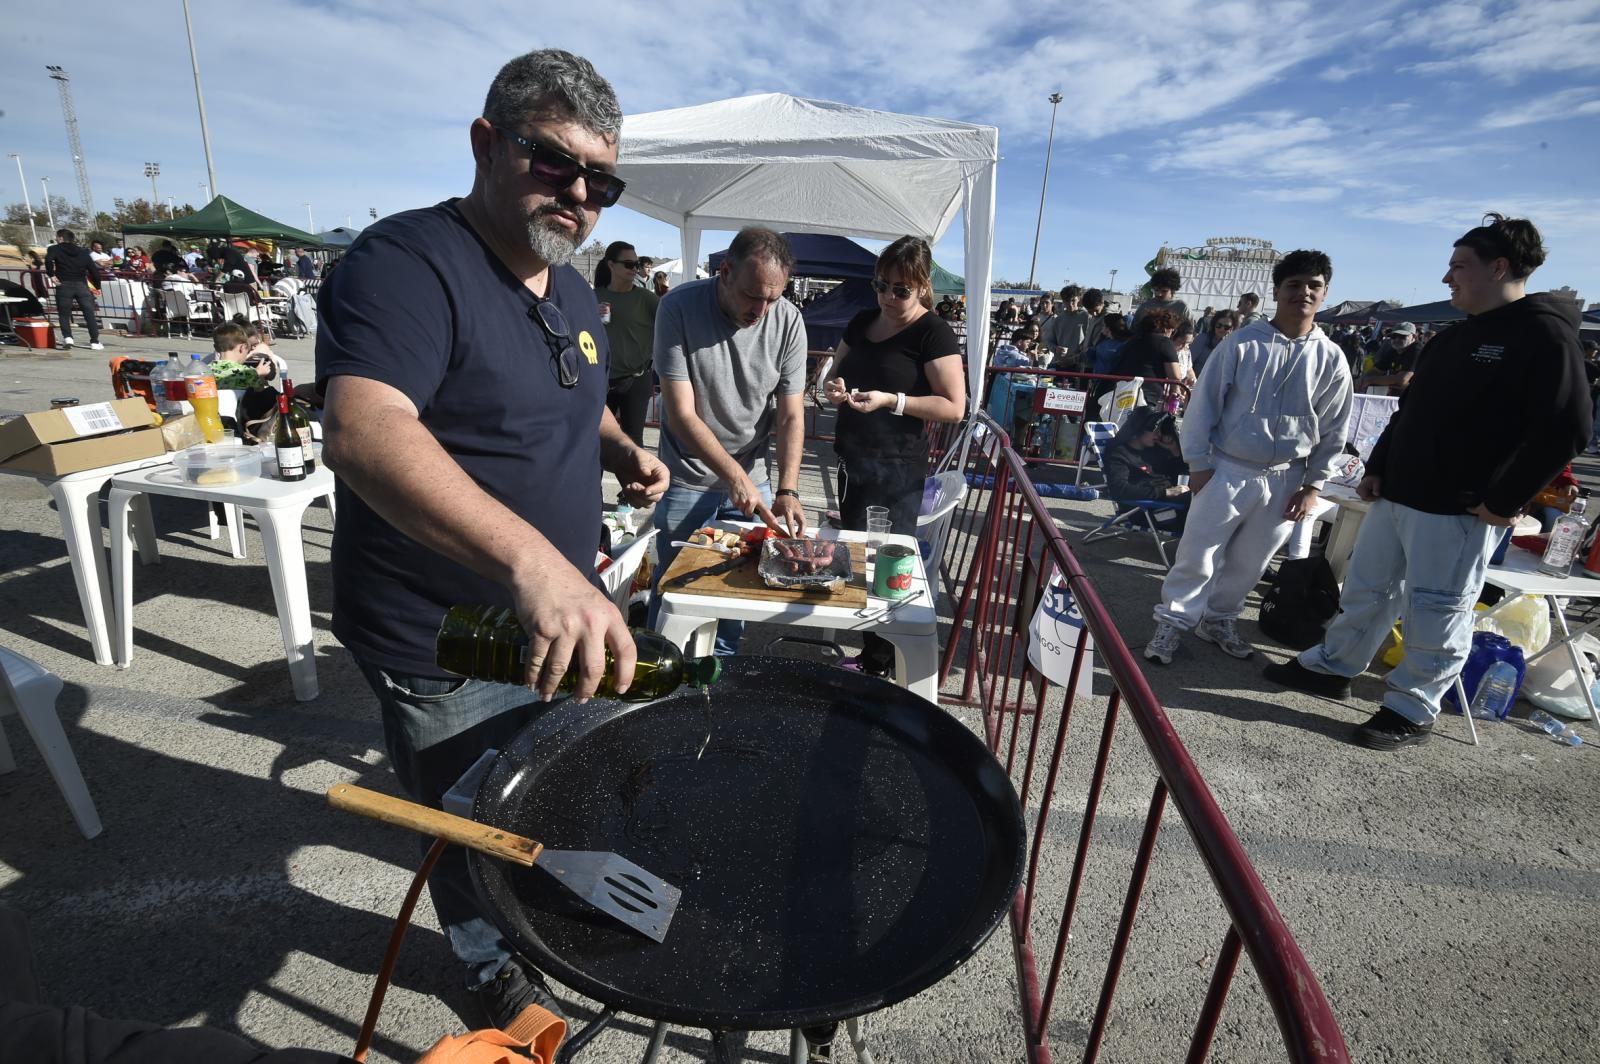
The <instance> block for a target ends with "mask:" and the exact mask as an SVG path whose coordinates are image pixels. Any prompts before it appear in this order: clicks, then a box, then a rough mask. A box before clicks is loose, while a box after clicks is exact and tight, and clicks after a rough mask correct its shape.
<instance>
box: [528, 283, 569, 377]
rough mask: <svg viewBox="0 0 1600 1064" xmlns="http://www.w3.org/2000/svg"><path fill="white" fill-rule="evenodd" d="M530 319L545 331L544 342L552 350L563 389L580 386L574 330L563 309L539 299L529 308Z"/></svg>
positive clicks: (548, 301) (557, 375)
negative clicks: (562, 311) (569, 324)
mask: <svg viewBox="0 0 1600 1064" xmlns="http://www.w3.org/2000/svg"><path fill="white" fill-rule="evenodd" d="M528 317H530V318H532V319H533V320H534V321H536V322H538V323H539V327H540V328H541V329H543V330H544V341H545V344H546V345H547V346H549V348H550V357H551V358H552V359H553V360H554V361H555V364H556V379H557V380H558V381H560V382H561V387H563V388H576V387H577V386H578V372H579V365H578V359H579V357H580V356H579V354H578V349H577V347H576V346H574V345H573V343H572V330H571V328H570V327H569V326H568V325H567V316H566V315H565V314H563V313H561V308H560V307H558V306H556V305H555V304H554V303H552V302H551V301H550V300H548V299H538V300H537V301H536V302H535V303H534V304H533V306H531V307H529V308H528Z"/></svg>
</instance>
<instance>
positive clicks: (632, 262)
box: [611, 259, 639, 270]
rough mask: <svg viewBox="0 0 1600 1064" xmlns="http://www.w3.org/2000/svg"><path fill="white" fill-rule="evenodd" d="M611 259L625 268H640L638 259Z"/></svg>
mask: <svg viewBox="0 0 1600 1064" xmlns="http://www.w3.org/2000/svg"><path fill="white" fill-rule="evenodd" d="M611 261H612V262H614V263H616V264H617V265H618V266H621V267H622V268H623V269H624V270H637V269H638V268H639V260H638V259H612V260H611Z"/></svg>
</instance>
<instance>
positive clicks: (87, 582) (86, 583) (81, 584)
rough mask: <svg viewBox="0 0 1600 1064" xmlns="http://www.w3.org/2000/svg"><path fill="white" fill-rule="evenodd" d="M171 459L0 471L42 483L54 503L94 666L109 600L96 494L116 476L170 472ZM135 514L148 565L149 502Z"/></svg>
mask: <svg viewBox="0 0 1600 1064" xmlns="http://www.w3.org/2000/svg"><path fill="white" fill-rule="evenodd" d="M171 464H172V458H171V456H169V455H159V456H156V457H154V458H136V459H134V460H132V461H129V462H117V463H114V464H112V465H108V466H100V467H99V468H98V469H84V470H81V471H79V472H77V473H65V474H62V475H60V476H57V475H55V474H53V473H29V472H24V471H22V470H20V469H0V473H11V474H14V475H16V476H22V477H31V478H32V479H34V480H37V481H39V482H40V483H41V484H43V485H44V486H45V487H46V488H47V489H48V490H49V492H50V497H51V498H52V499H54V500H55V504H56V516H57V517H58V518H60V520H61V538H62V539H64V540H66V543H67V558H68V560H70V561H71V563H72V580H73V582H74V583H75V584H77V585H78V603H79V605H81V606H82V607H83V622H84V626H85V627H86V628H87V629H88V630H89V646H90V648H91V649H93V651H94V660H95V664H97V665H110V664H111V639H110V636H109V635H108V633H107V630H106V617H107V615H108V613H109V603H110V601H111V585H110V581H109V580H108V579H107V577H106V566H105V561H104V555H105V547H104V546H103V545H102V542H101V533H102V532H103V531H104V528H103V526H102V525H101V524H100V490H101V489H102V488H104V487H105V486H106V485H107V484H109V483H110V482H111V480H112V478H114V477H116V476H117V475H118V474H119V473H127V472H129V471H131V470H135V469H144V468H148V467H151V466H166V467H168V468H171ZM138 507H139V509H138V512H137V514H136V515H135V521H134V535H135V536H136V537H137V538H138V541H139V560H140V561H141V562H143V563H144V564H145V565H149V564H151V563H152V562H154V561H156V560H157V554H156V534H155V526H154V524H152V523H151V520H150V503H149V501H148V500H144V499H141V500H140V501H139V503H138Z"/></svg>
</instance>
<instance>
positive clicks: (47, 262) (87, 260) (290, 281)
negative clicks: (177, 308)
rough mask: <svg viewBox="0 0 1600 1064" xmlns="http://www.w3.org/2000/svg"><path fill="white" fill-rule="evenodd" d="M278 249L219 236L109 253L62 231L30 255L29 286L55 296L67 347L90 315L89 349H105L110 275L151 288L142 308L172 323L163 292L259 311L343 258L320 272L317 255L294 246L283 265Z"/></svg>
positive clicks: (291, 294)
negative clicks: (200, 293) (237, 302)
mask: <svg viewBox="0 0 1600 1064" xmlns="http://www.w3.org/2000/svg"><path fill="white" fill-rule="evenodd" d="M273 250H274V248H273V245H272V244H270V243H267V242H263V241H252V240H221V239H218V240H212V241H209V242H207V243H206V244H205V245H204V247H190V248H188V249H183V248H180V247H179V246H178V245H177V244H176V243H174V242H173V241H171V240H162V241H160V242H159V244H157V246H156V249H155V252H154V254H150V255H147V254H146V253H145V249H144V248H142V247H138V246H129V247H127V248H112V249H111V250H110V251H107V250H106V248H105V244H104V242H103V241H99V240H93V241H90V243H89V246H88V247H87V248H85V247H84V246H83V245H81V244H79V243H78V237H77V234H76V233H75V232H73V231H72V230H71V229H59V230H57V231H56V234H55V242H54V243H52V244H51V245H50V246H49V247H48V248H46V249H45V253H44V255H43V256H40V255H39V254H38V253H37V252H35V251H30V252H29V254H28V266H27V274H28V283H29V285H30V286H31V287H32V289H33V292H34V294H35V295H36V296H38V297H39V298H40V299H41V300H43V299H48V298H51V297H52V296H53V298H54V301H55V307H56V317H57V322H58V324H59V326H60V330H61V338H60V341H59V344H60V346H61V347H62V348H63V349H70V348H72V347H73V346H74V345H75V344H76V339H75V337H74V334H73V315H74V313H77V314H81V315H82V316H83V320H84V324H85V326H86V327H87V329H88V333H89V349H90V350H92V351H100V350H104V345H103V344H101V343H100V320H99V317H100V315H99V311H100V307H99V303H98V300H99V298H100V286H101V283H102V282H103V281H104V280H105V279H106V278H109V277H120V278H125V279H127V280H131V281H138V282H142V283H144V284H146V285H148V286H149V292H150V295H149V297H148V298H147V299H146V301H145V302H144V304H143V305H141V306H139V307H136V308H135V310H136V311H137V312H139V313H141V314H146V315H149V316H152V317H154V318H156V319H165V318H167V317H168V313H167V306H166V301H165V299H164V298H163V296H162V295H161V293H163V292H171V291H174V290H184V291H193V290H194V289H196V288H201V287H203V288H205V289H208V290H210V291H213V292H217V293H223V294H228V295H238V296H242V297H244V299H245V300H246V301H247V303H248V305H249V306H250V307H256V306H259V305H260V304H261V302H262V300H263V299H264V298H265V297H267V296H269V295H271V296H278V297H281V298H284V299H293V298H294V297H296V296H298V295H300V293H301V292H303V291H306V290H307V283H308V282H314V281H317V280H318V279H319V278H320V277H324V276H326V275H327V274H328V273H330V272H331V271H332V270H333V268H334V267H335V266H336V265H337V264H338V261H339V260H338V258H337V257H333V258H330V259H328V261H326V262H324V263H323V264H322V265H321V266H320V267H319V266H318V265H317V264H316V263H315V262H314V261H313V260H312V257H311V253H310V251H308V250H307V249H306V248H301V247H292V248H289V249H288V255H287V257H286V258H284V259H283V260H281V261H280V260H279V259H278V258H276V257H274V255H273V254H272V253H271V252H272V251H273Z"/></svg>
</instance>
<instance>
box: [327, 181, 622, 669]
mask: <svg viewBox="0 0 1600 1064" xmlns="http://www.w3.org/2000/svg"><path fill="white" fill-rule="evenodd" d="M457 202H458V201H456V200H448V201H446V202H444V203H441V204H439V205H438V206H435V207H426V208H423V209H421V210H415V211H407V212H404V213H402V214H395V215H391V216H389V217H387V218H384V219H383V220H382V221H380V222H378V223H376V224H374V225H372V226H370V227H368V228H367V229H366V230H365V231H364V232H363V233H362V235H361V237H360V239H358V240H357V241H356V243H355V244H354V245H353V246H352V247H351V248H350V251H349V253H348V254H346V255H345V257H344V260H343V261H342V262H340V264H339V268H338V269H337V270H334V271H333V272H332V273H331V274H329V276H328V279H327V281H325V282H324V283H323V286H322V291H321V293H320V295H319V299H318V310H319V323H318V330H317V383H318V385H319V387H320V388H322V389H324V390H325V389H326V388H327V384H328V379H329V378H331V377H335V376H338V375H340V374H350V375H353V376H357V377H366V378H370V379H372V380H376V381H382V382H383V383H384V384H387V385H389V386H390V387H392V388H395V389H397V390H399V391H400V392H403V393H404V394H405V395H406V396H407V397H408V398H410V400H411V401H412V403H414V404H415V405H416V407H417V410H418V412H419V417H420V420H421V422H422V424H423V425H424V426H426V427H427V429H428V431H429V432H431V433H432V434H433V436H434V438H435V439H436V440H438V441H439V445H440V446H441V447H443V448H444V449H445V450H446V451H447V452H449V454H450V455H451V457H453V458H454V459H455V461H456V463H457V464H459V465H460V466H461V468H462V469H463V470H465V471H466V473H467V475H468V476H470V477H471V478H472V479H473V480H474V481H475V482H477V484H478V486H479V487H481V488H482V489H483V490H484V491H485V492H487V493H488V494H489V495H490V496H492V497H494V498H495V499H497V500H499V501H500V502H501V503H503V504H504V505H505V506H506V507H507V508H509V509H510V510H511V511H512V512H513V513H515V514H516V515H517V516H519V517H521V518H522V519H523V520H524V521H526V522H528V523H529V524H530V525H532V526H533V527H534V528H536V529H538V530H539V532H540V533H541V534H542V535H543V536H544V537H545V538H546V539H548V540H549V541H550V542H551V544H552V545H553V546H555V548H556V549H557V550H559V551H560V552H561V554H562V555H563V556H564V557H565V558H566V559H567V561H569V562H571V563H572V564H573V565H574V566H575V567H577V568H578V570H579V571H580V572H585V573H587V572H590V571H592V570H593V568H594V556H595V550H596V548H597V547H598V545H599V542H600V506H601V494H600V416H601V412H602V411H603V410H604V409H605V398H606V381H607V373H608V368H607V364H608V362H609V358H610V355H609V349H608V348H607V346H606V333H605V328H604V327H603V326H602V325H601V324H600V311H599V308H598V306H597V304H596V302H595V296H594V289H593V288H591V287H590V286H589V285H588V284H587V283H585V281H584V280H583V278H582V277H581V276H580V275H579V274H578V272H577V271H576V270H574V269H573V268H572V267H570V266H558V267H553V268H552V269H551V270H550V287H549V295H548V298H549V300H550V301H551V302H553V303H555V304H556V305H557V306H558V307H559V308H560V309H561V313H562V314H563V315H564V316H565V318H566V320H567V324H568V328H569V330H570V333H571V338H572V339H571V342H572V343H573V344H574V345H575V346H576V347H577V348H578V352H579V354H578V356H577V363H578V367H579V374H578V384H577V386H576V387H575V388H563V387H561V383H560V378H559V373H558V368H557V362H556V359H555V358H554V357H553V356H554V353H555V351H556V350H559V348H560V347H561V346H562V345H559V344H552V343H547V341H546V336H545V332H544V330H543V329H542V328H541V327H540V325H539V323H538V321H536V320H534V319H533V318H531V317H529V311H530V310H531V309H532V308H533V307H534V305H535V304H536V303H537V302H539V300H538V297H536V296H535V295H534V294H533V293H532V292H530V291H528V289H527V288H526V287H525V286H524V285H523V283H522V282H521V281H519V280H518V279H517V278H516V277H515V276H514V275H513V274H512V273H511V271H510V270H508V269H507V268H506V267H505V265H504V264H503V263H502V262H501V261H500V260H499V259H498V258H497V257H496V256H495V254H494V252H493V251H491V250H490V249H489V247H488V245H486V244H485V243H484V242H483V241H482V239H480V238H479V236H478V234H477V232H476V231H475V230H474V229H473V228H472V227H471V226H470V225H468V224H467V221H466V219H465V218H464V217H462V215H461V212H460V210H459V208H458V206H457ZM338 501H339V516H338V520H337V522H336V523H335V527H334V535H333V597H334V604H333V634H334V635H336V636H337V637H338V638H339V640H340V641H341V642H342V643H344V645H345V646H347V647H349V648H350V650H351V651H353V652H354V653H355V654H356V655H357V657H359V658H361V659H362V660H363V661H365V662H367V663H369V664H373V665H377V666H379V667H380V668H384V669H388V670H390V671H393V672H396V673H397V674H400V675H404V676H444V675H446V674H445V673H444V672H443V671H442V670H441V669H440V668H439V667H438V666H437V665H436V664H434V641H435V637H436V636H437V635H438V631H439V622H440V621H441V620H442V619H443V617H444V614H445V611H446V610H448V609H449V608H450V607H451V606H453V605H456V604H458V603H489V604H493V605H504V606H509V605H511V595H510V592H509V591H508V590H507V589H506V588H504V587H503V586H501V585H500V584H498V583H496V582H495V581H493V580H490V579H488V578H487V577H483V576H479V575H478V574H477V573H475V572H473V571H472V570H470V569H468V568H466V567H465V566H463V565H460V564H458V563H456V562H454V561H451V560H450V559H448V558H445V557H443V556H442V555H440V554H438V553H436V552H434V551H433V550H431V549H430V548H428V547H424V546H422V545H421V544H419V543H417V542H416V541H415V540H413V539H411V538H410V537H409V536H406V535H405V534H403V533H402V532H400V531H399V530H397V529H396V528H395V527H394V526H393V525H391V524H389V522H388V521H386V520H384V519H383V518H382V517H380V516H378V514H377V513H376V512H374V511H373V510H372V508H371V507H369V506H368V505H367V504H366V503H365V502H363V501H362V500H361V498H360V497H359V496H358V495H357V494H356V493H355V492H354V491H353V490H351V489H350V488H349V487H348V486H347V485H345V484H343V483H341V484H340V485H339V489H338Z"/></svg>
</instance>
